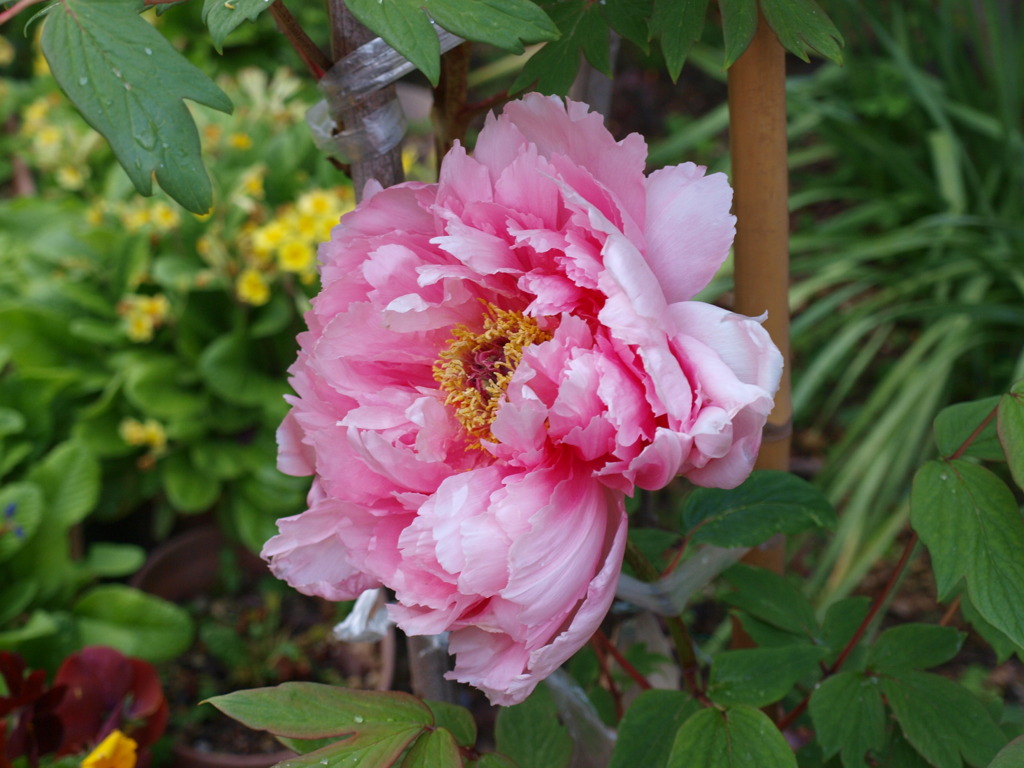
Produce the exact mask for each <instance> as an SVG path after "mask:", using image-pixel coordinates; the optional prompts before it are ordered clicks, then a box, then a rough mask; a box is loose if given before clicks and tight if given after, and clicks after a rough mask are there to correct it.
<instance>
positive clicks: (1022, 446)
mask: <svg viewBox="0 0 1024 768" xmlns="http://www.w3.org/2000/svg"><path fill="white" fill-rule="evenodd" d="M997 420H998V432H999V442H1000V443H1002V446H1003V451H1004V452H1005V453H1006V461H1007V462H1008V463H1009V465H1010V474H1011V475H1012V476H1013V481H1014V482H1015V483H1017V486H1018V487H1019V488H1024V381H1018V382H1017V383H1016V384H1014V385H1013V388H1012V389H1011V390H1010V391H1009V392H1008V393H1007V394H1005V395H1003V397H1002V399H1001V400H1000V401H999V415H998V417H997Z"/></svg>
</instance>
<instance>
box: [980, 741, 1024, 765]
mask: <svg viewBox="0 0 1024 768" xmlns="http://www.w3.org/2000/svg"><path fill="white" fill-rule="evenodd" d="M1022 765H1024V736H1021V737H1020V738H1018V739H1014V740H1013V741H1011V742H1010V743H1009V744H1007V745H1006V746H1005V747H1003V749H1001V750H1000V751H999V754H998V755H996V757H995V760H993V761H992V762H991V763H989V764H988V768H1020V766H1022Z"/></svg>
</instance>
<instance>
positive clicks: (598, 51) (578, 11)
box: [509, 0, 611, 94]
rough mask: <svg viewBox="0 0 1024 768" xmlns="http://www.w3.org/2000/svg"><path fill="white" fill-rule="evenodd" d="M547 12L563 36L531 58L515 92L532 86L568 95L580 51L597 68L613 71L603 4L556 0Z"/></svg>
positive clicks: (575, 0)
mask: <svg viewBox="0 0 1024 768" xmlns="http://www.w3.org/2000/svg"><path fill="white" fill-rule="evenodd" d="M548 10H549V12H550V14H551V19H552V20H553V21H554V22H555V24H557V25H558V31H559V33H560V37H559V38H558V40H556V41H554V42H551V43H548V44H547V45H545V46H544V47H543V48H541V49H540V51H538V52H537V53H535V54H534V55H533V56H531V57H530V60H529V61H528V62H526V65H525V66H524V67H523V70H522V72H520V73H519V76H518V77H516V79H515V81H514V82H513V83H512V86H511V88H510V89H509V90H510V91H512V92H515V91H518V90H521V89H523V88H528V87H530V86H531V85H532V87H533V88H534V89H535V90H538V91H540V92H541V93H557V94H565V93H567V92H568V90H569V86H571V85H572V82H573V80H574V79H575V78H576V73H577V72H578V71H579V65H580V53H581V52H582V53H583V54H584V55H585V56H586V57H587V61H589V62H590V63H591V64H592V65H593V66H594V68H595V69H597V70H599V71H601V72H604V73H605V74H609V73H610V71H611V60H610V56H609V47H608V45H609V39H608V25H607V23H606V22H605V20H604V17H603V16H602V14H601V5H600V3H592V2H588V0H556V2H554V3H553V4H552V5H551V6H550V7H549V9H548Z"/></svg>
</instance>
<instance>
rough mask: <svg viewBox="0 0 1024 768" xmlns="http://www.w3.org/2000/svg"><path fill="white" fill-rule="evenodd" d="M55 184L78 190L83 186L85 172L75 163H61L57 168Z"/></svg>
mask: <svg viewBox="0 0 1024 768" xmlns="http://www.w3.org/2000/svg"><path fill="white" fill-rule="evenodd" d="M57 184H58V185H59V186H60V187H61V188H62V189H67V190H70V191H72V192H73V191H75V190H79V189H81V188H82V187H84V186H85V174H84V173H82V169H81V168H79V167H78V166H77V165H62V166H61V167H60V168H58V169H57Z"/></svg>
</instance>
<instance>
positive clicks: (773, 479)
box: [682, 470, 836, 547]
mask: <svg viewBox="0 0 1024 768" xmlns="http://www.w3.org/2000/svg"><path fill="white" fill-rule="evenodd" d="M835 521H836V513H835V509H833V507H832V505H831V504H830V503H829V501H828V499H826V498H825V497H824V496H823V495H822V493H821V491H819V490H818V489H817V488H815V487H814V486H812V485H811V484H810V483H808V482H806V481H805V480H801V479H800V478H799V477H796V476H795V475H791V474H789V473H788V472H777V471H773V470H761V471H758V472H754V473H753V474H752V475H751V476H750V477H749V478H748V479H747V480H746V482H744V483H743V484H742V485H740V486H738V487H736V488H729V489H723V488H697V489H695V490H694V491H693V492H692V493H691V494H690V495H689V496H687V497H686V502H685V503H684V505H683V520H682V523H683V530H684V531H686V532H687V533H688V534H689V535H690V536H691V538H692V539H693V541H695V542H702V543H705V544H713V545H715V546H718V547H753V546H756V545H758V544H761V543H762V542H764V541H767V540H768V539H770V538H771V537H772V536H774V535H775V534H777V533H783V534H787V535H791V534H794V533H800V532H802V531H805V530H808V529H810V528H831V527H833V526H834V525H835Z"/></svg>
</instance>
